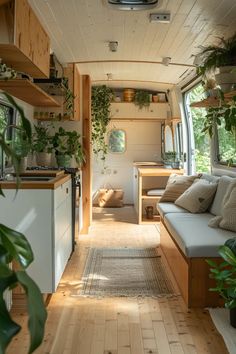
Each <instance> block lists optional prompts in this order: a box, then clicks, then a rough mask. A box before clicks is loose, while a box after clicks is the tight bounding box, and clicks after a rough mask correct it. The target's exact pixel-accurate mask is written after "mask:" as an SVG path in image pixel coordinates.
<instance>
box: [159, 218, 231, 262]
mask: <svg viewBox="0 0 236 354" xmlns="http://www.w3.org/2000/svg"><path fill="white" fill-rule="evenodd" d="M211 218H212V214H210V213H203V214H190V213H169V214H166V215H165V217H164V221H165V225H166V227H167V229H168V230H169V232H170V234H171V235H172V236H173V238H174V239H175V241H176V242H177V244H178V246H179V247H180V249H181V250H182V251H183V253H184V254H185V255H186V256H187V257H219V253H218V247H219V246H220V245H223V244H224V243H225V241H226V240H228V239H229V238H232V237H236V233H235V232H232V231H226V230H222V229H218V228H217V229H213V228H211V227H209V226H208V222H209V220H210V219H211Z"/></svg>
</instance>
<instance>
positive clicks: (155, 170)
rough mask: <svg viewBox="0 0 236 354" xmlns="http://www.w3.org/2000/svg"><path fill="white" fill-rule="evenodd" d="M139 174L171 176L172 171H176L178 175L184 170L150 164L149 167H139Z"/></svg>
mask: <svg viewBox="0 0 236 354" xmlns="http://www.w3.org/2000/svg"><path fill="white" fill-rule="evenodd" d="M138 173H139V176H142V177H145V176H147V177H148V176H150V177H151V176H153V177H155V176H169V175H170V174H172V173H176V174H178V175H182V174H184V170H177V169H174V168H163V167H158V166H149V167H147V166H146V167H139V168H138Z"/></svg>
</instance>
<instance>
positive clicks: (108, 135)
mask: <svg viewBox="0 0 236 354" xmlns="http://www.w3.org/2000/svg"><path fill="white" fill-rule="evenodd" d="M116 130H119V131H122V132H124V136H125V139H124V140H125V148H124V151H122V152H120V151H116V152H115V151H111V150H110V148H109V139H110V136H111V133H112V132H113V131H116ZM107 146H108V153H109V154H119V155H122V154H124V153H125V152H126V150H127V133H126V131H125V130H124V129H120V128H112V129H110V130H109V131H108V134H107Z"/></svg>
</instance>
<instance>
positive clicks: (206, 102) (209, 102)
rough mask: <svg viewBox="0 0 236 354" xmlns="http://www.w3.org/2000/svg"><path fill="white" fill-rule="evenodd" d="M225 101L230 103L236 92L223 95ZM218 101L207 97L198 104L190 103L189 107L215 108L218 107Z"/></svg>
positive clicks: (215, 98)
mask: <svg viewBox="0 0 236 354" xmlns="http://www.w3.org/2000/svg"><path fill="white" fill-rule="evenodd" d="M224 96H225V100H226V101H230V100H231V99H232V98H233V97H234V96H236V90H234V91H231V92H227V93H225V94H224ZM219 103H220V100H219V98H218V97H208V98H206V99H204V100H202V101H199V102H193V103H191V105H190V106H191V107H193V108H208V107H217V106H219Z"/></svg>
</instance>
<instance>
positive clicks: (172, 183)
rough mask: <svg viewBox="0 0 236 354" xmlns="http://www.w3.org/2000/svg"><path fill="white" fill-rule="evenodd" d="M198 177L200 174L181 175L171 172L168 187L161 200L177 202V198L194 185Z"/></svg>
mask: <svg viewBox="0 0 236 354" xmlns="http://www.w3.org/2000/svg"><path fill="white" fill-rule="evenodd" d="M196 178H198V175H196V176H180V175H177V174H171V175H170V177H169V179H168V182H167V185H166V189H165V191H164V193H163V195H162V197H161V199H160V200H159V202H160V203H161V202H175V201H176V199H177V198H178V197H179V196H180V195H181V194H182V193H183V192H184V191H186V189H188V188H189V187H190V186H191V185H192V183H193V182H194V180H195V179H196Z"/></svg>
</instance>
